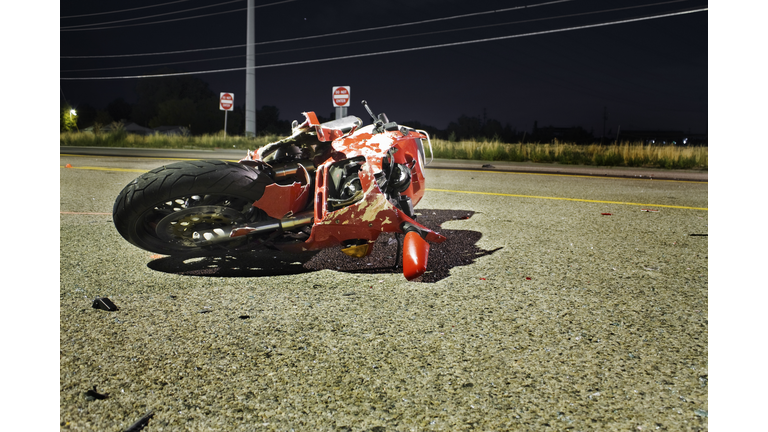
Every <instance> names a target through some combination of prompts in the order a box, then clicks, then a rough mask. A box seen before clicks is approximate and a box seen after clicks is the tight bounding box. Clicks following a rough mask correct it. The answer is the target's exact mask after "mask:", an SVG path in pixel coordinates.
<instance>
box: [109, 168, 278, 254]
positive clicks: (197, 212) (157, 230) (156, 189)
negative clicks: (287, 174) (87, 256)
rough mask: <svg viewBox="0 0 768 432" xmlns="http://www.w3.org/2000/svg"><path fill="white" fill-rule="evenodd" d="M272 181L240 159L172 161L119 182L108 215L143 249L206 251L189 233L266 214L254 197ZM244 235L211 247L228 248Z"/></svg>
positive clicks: (125, 236) (128, 239) (175, 251)
mask: <svg viewBox="0 0 768 432" xmlns="http://www.w3.org/2000/svg"><path fill="white" fill-rule="evenodd" d="M272 183H274V181H273V180H272V179H271V178H270V177H269V176H268V175H267V174H266V173H263V172H261V171H258V170H256V169H254V168H251V167H249V166H246V165H243V164H239V163H234V162H226V161H220V160H197V161H185V162H178V163H173V164H169V165H165V166H162V167H160V168H156V169H154V170H152V171H149V172H148V173H145V174H143V175H141V176H139V177H138V178H136V179H135V180H133V181H132V182H131V183H129V184H128V185H127V186H126V187H125V188H123V190H122V191H121V192H120V194H119V195H118V196H117V199H116V200H115V205H114V207H113V208H112V217H113V220H114V224H115V227H116V228H117V231H118V232H119V233H120V235H122V236H123V238H125V239H126V240H127V241H128V242H130V243H132V244H133V245H135V246H138V247H140V248H142V249H145V250H148V251H150V252H155V253H158V254H163V255H192V256H194V255H205V254H207V253H209V252H210V251H211V249H212V247H210V246H209V247H200V246H199V245H197V244H196V243H195V242H194V240H193V233H194V232H195V231H198V230H212V229H215V228H222V227H226V226H230V225H232V224H236V223H242V222H253V221H254V220H255V219H257V218H266V215H265V214H264V213H263V212H261V211H259V210H258V209H256V208H255V207H253V202H254V201H256V200H258V199H260V198H261V197H262V195H263V194H264V188H265V187H266V186H267V185H269V184H272ZM259 220H260V219H259ZM243 241H244V240H243V239H236V241H235V242H233V243H234V244H229V243H225V244H223V245H221V246H220V247H217V248H214V249H221V248H223V249H229V248H231V247H232V246H233V245H234V246H237V244H236V243H238V242H243Z"/></svg>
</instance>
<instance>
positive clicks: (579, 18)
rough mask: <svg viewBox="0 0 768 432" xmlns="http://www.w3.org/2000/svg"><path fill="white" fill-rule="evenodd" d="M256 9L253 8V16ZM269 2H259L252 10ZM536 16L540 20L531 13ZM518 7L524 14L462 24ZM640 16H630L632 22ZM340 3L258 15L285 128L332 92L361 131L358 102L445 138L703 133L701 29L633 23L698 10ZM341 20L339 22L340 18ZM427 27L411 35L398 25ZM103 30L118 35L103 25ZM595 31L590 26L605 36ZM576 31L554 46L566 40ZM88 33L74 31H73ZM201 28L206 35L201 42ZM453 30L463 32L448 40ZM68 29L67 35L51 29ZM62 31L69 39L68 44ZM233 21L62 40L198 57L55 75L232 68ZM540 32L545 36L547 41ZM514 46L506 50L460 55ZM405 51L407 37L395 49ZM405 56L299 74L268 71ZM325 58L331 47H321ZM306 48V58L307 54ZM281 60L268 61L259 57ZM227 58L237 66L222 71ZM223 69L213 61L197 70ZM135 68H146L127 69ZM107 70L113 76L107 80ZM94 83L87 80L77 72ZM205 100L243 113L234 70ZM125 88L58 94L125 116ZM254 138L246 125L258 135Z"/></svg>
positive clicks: (241, 61)
mask: <svg viewBox="0 0 768 432" xmlns="http://www.w3.org/2000/svg"><path fill="white" fill-rule="evenodd" d="M258 3H259V2H257V5H258ZM267 3H269V2H261V4H262V5H264V4H267ZM537 4H539V5H540V6H536V5H537ZM149 5H152V4H151V3H149V2H138V3H137V2H131V3H126V2H118V3H112V4H110V5H109V8H108V9H106V8H105V6H104V3H101V2H93V1H78V2H66V1H65V2H62V4H61V15H62V16H63V17H66V16H75V15H83V14H92V13H97V12H108V11H118V10H124V9H135V8H139V7H143V6H149ZM245 5H246V2H245V1H244V0H243V1H240V2H234V3H232V4H229V5H225V6H221V7H215V8H208V9H202V10H198V11H190V12H187V13H186V14H172V15H167V16H165V15H164V16H162V17H157V18H150V19H148V20H146V21H159V20H170V19H178V18H179V17H186V16H199V15H206V14H212V13H216V12H220V11H228V10H237V9H241V8H244V7H245ZM202 6H204V3H203V2H200V1H197V0H189V1H185V2H181V3H179V4H174V5H167V6H162V7H151V8H147V9H141V10H134V11H128V12H120V13H116V14H104V15H94V16H89V17H79V18H66V19H64V18H62V19H61V20H60V21H61V26H62V27H68V26H69V27H73V26H76V25H87V24H98V23H105V24H101V25H98V26H97V27H115V26H120V25H127V24H131V25H132V24H134V23H141V22H144V21H126V20H129V19H132V18H135V17H146V16H150V15H159V14H164V13H171V12H175V11H177V10H188V9H192V8H200V7H202ZM515 6H529V7H528V8H523V9H518V10H511V11H504V12H497V13H492V14H483V15H479V16H466V17H461V18H453V19H448V18H451V17H457V16H462V15H468V14H477V13H483V12H489V11H494V10H502V9H510V8H513V7H515ZM641 6H642V7H641ZM378 8H379V9H374V8H373V7H371V6H365V5H360V4H358V3H356V2H351V1H339V2H336V3H334V6H333V7H328V6H323V5H318V4H315V3H305V2H303V1H293V2H284V3H281V4H275V5H274V6H268V7H263V8H259V9H257V17H256V21H257V23H256V40H257V44H258V43H262V44H264V45H257V49H256V51H257V57H256V61H257V67H258V69H257V70H256V106H257V108H260V107H262V106H265V105H269V106H276V107H277V108H278V109H279V110H280V118H281V119H282V120H288V121H290V120H293V119H299V118H300V117H301V112H302V111H315V112H317V113H319V114H321V115H323V116H327V115H328V114H329V113H331V112H332V111H333V107H332V104H331V88H332V87H333V86H339V85H348V86H351V100H352V104H351V106H350V108H349V114H352V115H357V116H358V117H361V118H363V119H367V117H368V115H367V113H366V112H365V110H364V109H363V108H362V106H361V105H360V103H359V102H360V100H362V99H365V100H367V101H368V102H369V104H370V105H371V107H372V109H373V110H374V111H376V112H386V113H387V114H388V115H389V117H390V118H391V119H393V120H395V121H402V122H404V121H414V120H415V121H419V122H421V123H422V124H425V125H430V126H433V127H435V128H437V129H445V128H447V126H448V124H449V123H450V122H452V121H456V119H458V118H459V117H460V116H462V115H464V116H468V117H477V118H489V119H496V120H498V121H499V122H501V124H502V125H505V124H509V125H510V126H511V127H512V128H514V129H517V130H520V131H523V130H531V128H532V127H533V124H534V122H537V123H538V125H539V127H545V126H552V127H558V128H567V127H582V128H583V129H584V130H586V131H588V132H590V131H591V132H592V133H593V134H594V135H596V136H601V135H602V132H603V129H604V128H605V130H606V131H607V130H611V131H613V132H614V133H615V132H616V131H617V130H618V129H621V130H627V131H629V130H668V131H671V130H676V131H683V132H689V133H692V134H707V132H708V116H707V113H708V104H707V100H708V93H707V64H708V58H707V48H708V44H707V34H708V27H707V21H708V20H707V15H708V13H707V12H706V11H704V12H701V11H699V12H692V13H686V14H680V15H674V16H667V17H661V18H653V19H644V20H641V21H634V22H624V23H621V22H622V21H626V20H634V19H640V18H643V17H645V18H648V17H653V16H660V15H662V14H672V13H681V12H683V11H691V10H699V9H702V8H706V2H702V1H700V0H686V1H672V2H662V3H651V2H642V1H624V2H621V4H620V5H619V4H617V3H616V2H615V1H614V2H611V1H601V0H589V1H570V0H568V1H556V2H538V3H536V2H534V1H533V0H529V1H515V2H509V1H482V2H473V3H472V4H467V3H466V2H460V1H444V2H436V1H411V2H407V3H405V2H392V3H391V4H386V5H383V6H382V5H380V6H378ZM340 14H341V15H343V17H344V18H337V15H340ZM425 20H438V21H435V22H430V23H424V24H420V25H415V26H399V24H404V23H411V22H417V21H425ZM113 21H123V23H114V24H107V23H110V22H113ZM607 23H611V24H610V25H602V26H599V27H589V26H594V25H598V24H607ZM394 25H398V26H397V27H391V28H386V29H380V30H371V31H360V32H355V33H350V34H348V35H337V36H327V37H321V38H317V37H315V38H314V39H307V40H301V41H294V42H281V43H270V44H266V42H268V41H275V40H284V39H291V38H302V37H310V36H313V35H314V36H316V35H327V34H329V33H336V32H343V31H353V30H362V29H371V28H373V29H376V28H379V27H387V26H394ZM578 27H589V28H581V29H577V30H568V31H561V30H563V29H572V28H578ZM83 28H87V27H80V28H79V29H83ZM209 29H210V30H209ZM457 29H464V30H457ZM62 30H64V29H62ZM69 30H73V29H69ZM245 30H246V16H245V12H244V11H241V12H232V13H223V14H218V15H210V16H206V17H201V18H194V19H188V20H181V21H173V22H169V23H165V24H154V25H144V26H131V27H118V28H111V29H103V30H90V31H61V32H60V35H61V41H60V55H61V56H62V57H67V56H103V55H128V54H139V53H156V52H169V51H178V50H193V49H198V50H202V49H206V51H197V52H192V53H185V54H166V55H160V56H139V57H115V58H99V59H73V58H62V59H61V60H60V77H61V78H82V77H114V76H135V75H145V74H151V73H153V72H154V71H156V70H158V69H159V68H161V67H163V66H159V65H160V64H162V63H176V62H189V61H198V60H206V61H204V62H195V63H183V64H172V65H167V66H168V67H172V68H174V69H175V70H179V71H183V72H192V71H206V70H218V69H227V68H241V69H242V68H243V67H244V66H245V47H239V48H231V49H226V50H210V51H209V50H207V49H208V48H215V47H224V46H233V45H244V44H245V40H246V38H245V33H246V31H245ZM548 32H551V33H548ZM514 35H528V36H522V37H512V38H508V39H502V40H494V41H486V42H476V43H469V44H463V43H465V42H470V41H478V40H484V39H493V38H501V37H509V36H514ZM403 36H407V37H403ZM441 44H459V45H453V46H445V47H440V48H431V49H420V50H414V51H401V52H397V53H392V54H379V55H373V56H366V57H357V58H348V59H341V60H333V61H322V62H317V63H307V64H302V65H289V66H271V67H265V66H270V65H276V64H282V63H291V62H301V61H312V60H321V59H327V58H334V57H342V56H357V55H364V54H368V53H381V52H386V51H398V50H408V49H415V48H419V47H429V46H435V45H441ZM327 45H335V46H327ZM309 47H314V48H313V49H306V48H309ZM274 51H282V52H277V53H272V54H268V52H274ZM221 57H234V58H221ZM212 58H219V60H209V59H212ZM136 65H152V66H147V67H133V66H136ZM112 68H115V69H112ZM85 69H99V70H85ZM193 76H194V77H197V78H199V79H201V80H203V81H205V82H206V83H207V84H208V86H209V89H210V90H211V91H212V92H213V93H215V94H216V95H218V94H219V93H220V92H231V93H234V94H235V105H236V106H243V104H244V99H245V91H244V89H245V71H244V70H238V71H233V72H221V73H207V74H199V75H193ZM138 81H139V80H138V79H135V78H129V79H119V80H86V81H70V80H66V79H61V80H60V87H61V92H62V97H64V98H66V100H67V101H68V102H69V103H71V104H72V105H73V106H75V107H76V106H77V105H78V104H90V105H92V106H94V107H95V108H98V109H103V108H105V107H106V104H108V103H109V102H110V101H112V100H114V99H116V98H120V97H122V98H124V99H125V100H126V101H127V102H129V103H134V102H135V101H136V97H137V96H136V93H135V90H134V89H135V87H136V84H137V82H138ZM257 128H258V126H257Z"/></svg>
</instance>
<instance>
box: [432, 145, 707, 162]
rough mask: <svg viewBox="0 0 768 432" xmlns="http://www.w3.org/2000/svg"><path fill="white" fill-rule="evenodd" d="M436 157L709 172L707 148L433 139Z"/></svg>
mask: <svg viewBox="0 0 768 432" xmlns="http://www.w3.org/2000/svg"><path fill="white" fill-rule="evenodd" d="M432 150H433V151H434V157H436V158H441V159H471V160H483V161H508V162H542V163H560V164H571V165H573V164H576V165H595V166H627V167H655V168H667V169H707V167H708V163H709V156H708V148H707V147H683V146H670V145H663V146H662V145H651V144H643V143H631V142H621V143H618V144H610V145H598V144H591V145H576V144H568V143H560V142H557V141H555V142H554V143H552V144H549V143H548V144H536V143H526V144H523V143H517V144H507V143H503V142H500V141H474V140H470V141H459V142H451V141H445V140H441V139H433V140H432Z"/></svg>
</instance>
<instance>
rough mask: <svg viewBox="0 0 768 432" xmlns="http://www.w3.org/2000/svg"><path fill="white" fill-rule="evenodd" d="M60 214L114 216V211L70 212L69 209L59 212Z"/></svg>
mask: <svg viewBox="0 0 768 432" xmlns="http://www.w3.org/2000/svg"><path fill="white" fill-rule="evenodd" d="M59 213H60V214H65V215H89V216H93V215H96V216H112V213H99V212H69V211H63V212H59Z"/></svg>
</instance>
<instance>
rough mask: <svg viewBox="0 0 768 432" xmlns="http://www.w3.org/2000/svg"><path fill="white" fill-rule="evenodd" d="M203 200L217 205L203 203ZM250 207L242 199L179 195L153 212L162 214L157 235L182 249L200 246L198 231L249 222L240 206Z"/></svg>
mask: <svg viewBox="0 0 768 432" xmlns="http://www.w3.org/2000/svg"><path fill="white" fill-rule="evenodd" d="M203 203H210V204H218V205H200V204H203ZM248 207H250V203H246V202H245V201H244V200H242V199H239V198H229V197H216V198H214V197H210V196H206V197H205V198H202V199H201V198H200V197H199V196H192V197H188V198H185V197H180V198H176V199H173V200H169V201H166V202H164V203H162V204H159V205H158V206H156V207H155V208H154V209H153V210H154V211H153V213H154V214H155V215H156V217H157V215H160V219H159V220H157V219H155V220H157V222H156V224H152V225H155V226H154V232H155V234H156V236H157V237H158V238H159V239H160V240H163V241H165V242H167V243H169V244H173V245H175V246H177V247H181V248H198V247H199V245H198V244H197V243H196V242H195V240H194V239H193V234H194V232H195V231H201V230H213V229H217V228H225V227H229V226H232V225H234V224H239V223H243V222H245V221H246V216H245V215H244V214H243V212H242V211H241V210H239V209H243V210H245V209H246V208H248Z"/></svg>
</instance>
